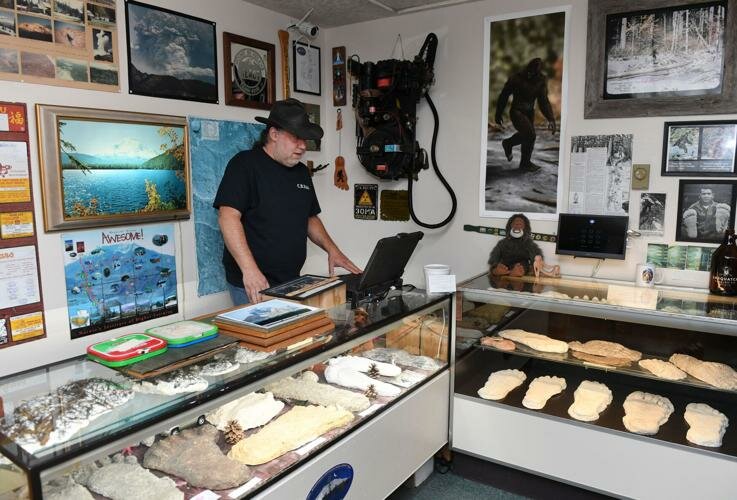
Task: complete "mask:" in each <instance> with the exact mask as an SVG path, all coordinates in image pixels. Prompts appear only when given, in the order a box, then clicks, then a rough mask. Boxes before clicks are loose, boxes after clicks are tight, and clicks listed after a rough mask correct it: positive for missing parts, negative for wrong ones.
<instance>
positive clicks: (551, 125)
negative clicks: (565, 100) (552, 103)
mask: <svg viewBox="0 0 737 500" xmlns="http://www.w3.org/2000/svg"><path fill="white" fill-rule="evenodd" d="M548 130H550V133H551V134H553V135H555V132H556V130H558V127H557V126H556V124H555V120H548Z"/></svg>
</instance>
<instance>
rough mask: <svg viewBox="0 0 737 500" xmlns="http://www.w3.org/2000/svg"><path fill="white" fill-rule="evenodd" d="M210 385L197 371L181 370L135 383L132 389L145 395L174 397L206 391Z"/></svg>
mask: <svg viewBox="0 0 737 500" xmlns="http://www.w3.org/2000/svg"><path fill="white" fill-rule="evenodd" d="M208 385H209V384H208V382H207V380H205V379H204V378H202V377H200V376H199V374H198V370H197V369H180V370H176V371H173V372H171V373H166V374H164V375H160V376H158V377H154V378H152V379H151V380H141V381H138V382H134V383H133V385H132V389H133V390H134V391H136V392H141V393H145V394H163V395H165V396H173V395H174V394H182V393H186V392H200V391H204V390H205V389H207V386H208Z"/></svg>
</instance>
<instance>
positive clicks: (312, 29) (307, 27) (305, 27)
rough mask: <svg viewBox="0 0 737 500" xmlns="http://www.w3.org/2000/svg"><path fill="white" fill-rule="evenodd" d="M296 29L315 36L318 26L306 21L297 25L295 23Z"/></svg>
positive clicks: (306, 34)
mask: <svg viewBox="0 0 737 500" xmlns="http://www.w3.org/2000/svg"><path fill="white" fill-rule="evenodd" d="M297 29H298V30H299V32H300V33H302V34H303V35H305V36H309V37H311V38H314V37H316V36H317V33H318V32H319V31H320V27H319V26H317V25H315V24H312V23H308V22H306V21H303V22H301V23H299V25H297Z"/></svg>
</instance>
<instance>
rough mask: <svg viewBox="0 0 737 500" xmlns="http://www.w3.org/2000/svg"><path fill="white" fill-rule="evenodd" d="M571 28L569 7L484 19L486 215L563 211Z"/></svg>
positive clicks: (542, 216)
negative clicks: (561, 186)
mask: <svg viewBox="0 0 737 500" xmlns="http://www.w3.org/2000/svg"><path fill="white" fill-rule="evenodd" d="M567 24H568V19H567V10H566V9H563V10H560V9H556V10H555V11H535V12H530V13H523V14H515V17H510V16H502V17H488V18H486V19H485V29H484V33H485V36H484V47H485V50H484V56H485V61H484V73H483V74H484V95H483V100H484V105H483V113H482V120H483V122H482V141H481V142H482V151H481V194H480V200H481V207H480V209H481V210H480V211H481V213H480V215H481V216H482V217H507V216H509V214H511V213H516V212H524V213H526V214H527V215H528V216H529V217H530V218H533V219H553V218H555V216H556V212H557V211H558V210H559V207H560V190H559V181H560V176H559V166H560V164H561V148H560V138H561V136H562V135H563V125H564V123H563V113H562V110H563V109H564V108H565V106H564V104H565V102H564V96H565V87H566V75H565V73H566V71H565V68H566V61H565V53H566V48H565V45H566V44H565V41H566V32H567V29H566V28H567Z"/></svg>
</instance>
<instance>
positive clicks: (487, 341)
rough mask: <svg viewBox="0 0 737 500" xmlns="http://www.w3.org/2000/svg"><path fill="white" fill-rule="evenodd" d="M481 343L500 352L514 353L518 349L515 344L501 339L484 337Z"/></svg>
mask: <svg viewBox="0 0 737 500" xmlns="http://www.w3.org/2000/svg"><path fill="white" fill-rule="evenodd" d="M481 343H482V344H483V345H488V346H489V347H493V348H495V349H499V350H500V351H514V350H515V349H516V346H515V345H514V342H512V341H511V340H508V339H503V338H499V337H484V338H482V339H481Z"/></svg>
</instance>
